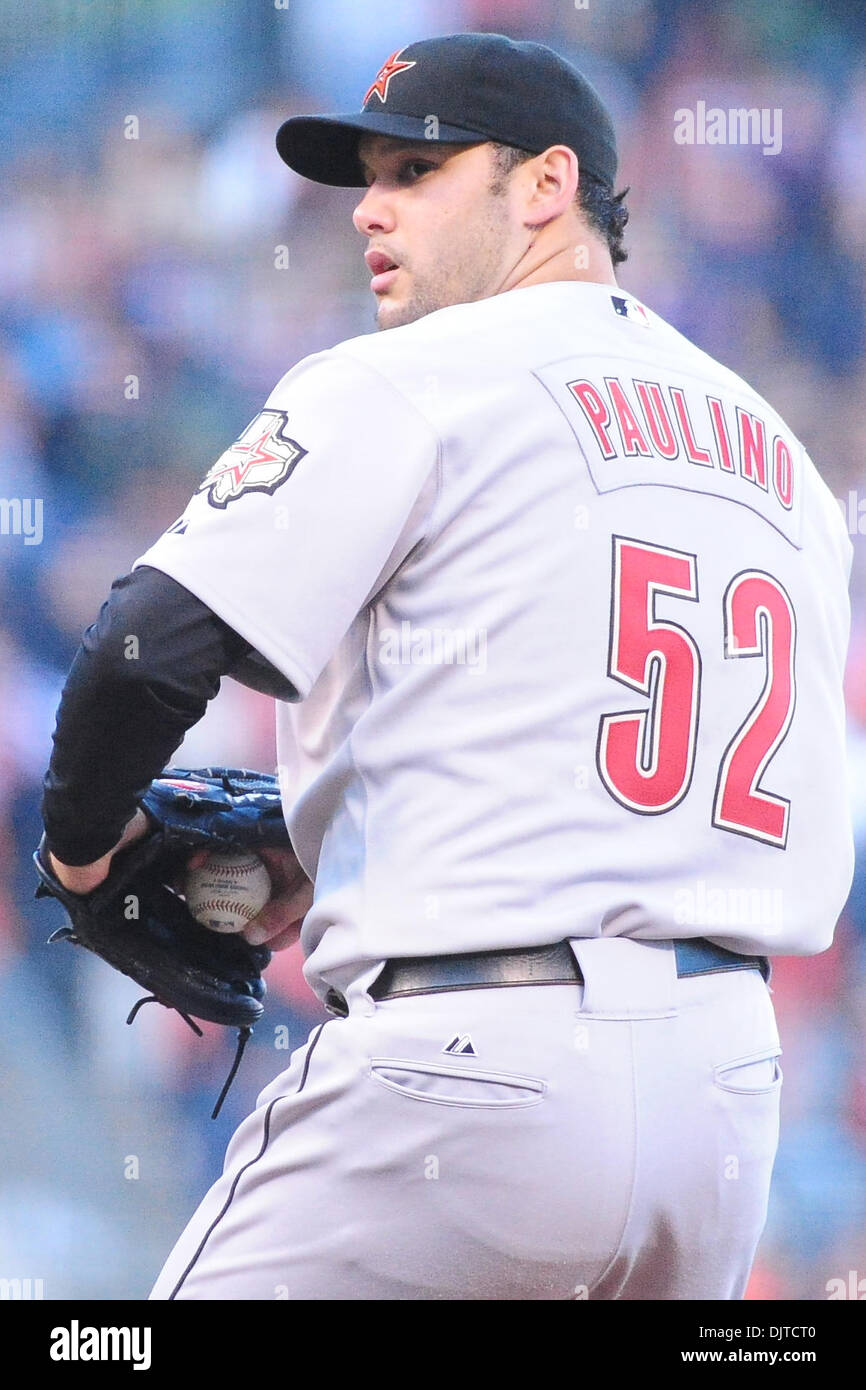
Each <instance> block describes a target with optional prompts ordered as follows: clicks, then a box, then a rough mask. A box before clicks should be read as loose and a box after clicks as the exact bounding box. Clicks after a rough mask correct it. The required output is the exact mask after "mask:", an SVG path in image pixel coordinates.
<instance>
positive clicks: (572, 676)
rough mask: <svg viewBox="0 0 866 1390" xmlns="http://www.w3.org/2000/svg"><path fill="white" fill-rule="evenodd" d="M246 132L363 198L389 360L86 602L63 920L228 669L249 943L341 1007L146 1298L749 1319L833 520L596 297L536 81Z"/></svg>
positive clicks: (369, 366) (811, 764) (586, 190)
mask: <svg viewBox="0 0 866 1390" xmlns="http://www.w3.org/2000/svg"><path fill="white" fill-rule="evenodd" d="M277 144H278V149H279V153H280V154H281V156H282V158H283V159H284V160H285V161H286V163H288V164H289V165H290V166H291V167H293V168H294V169H295V170H297V171H299V172H300V173H301V174H302V175H305V176H306V177H308V178H312V179H317V180H319V181H320V182H322V183H326V184H334V185H344V186H352V187H358V188H359V190H362V191H360V192H359V202H358V204H357V207H356V209H355V213H354V222H355V226H356V228H357V230H358V232H359V233H360V234H361V235H362V237H363V238H364V239H365V243H366V257H365V258H366V262H367V265H368V267H369V270H370V271H371V272H372V280H371V291H372V294H373V296H374V299H375V304H376V318H377V324H378V328H379V329H380V330H387V331H381V332H378V333H371V334H369V335H366V336H361V337H358V338H355V339H352V340H350V341H348V342H344V343H340V344H338V345H337V346H336V347H334V348H332V349H330V350H328V351H325V352H320V353H317V354H315V355H313V356H311V357H308V358H306V359H305V360H303V361H302V362H300V363H299V364H298V365H297V366H295V367H293V368H292V370H290V371H289V372H288V373H287V375H286V376H285V377H284V378H283V379H282V380H281V381H280V382H279V384H278V385H277V386H276V387H275V389H274V391H273V392H272V394H271V396H270V397H269V398H268V400H267V401H266V403H265V405H264V408H263V409H262V410H261V411H260V413H259V414H258V415H256V417H255V419H254V420H253V421H252V422H251V424H250V425H249V426H248V427H247V428H246V429H245V430H244V431H243V433H242V434H241V436H240V438H239V439H238V440H237V442H236V443H235V444H233V445H232V446H231V448H229V449H228V450H227V451H226V452H225V453H224V454H223V456H222V457H221V458H220V459H219V460H218V462H217V463H216V464H215V465H214V467H213V468H212V469H211V470H210V472H209V473H208V474H207V476H206V477H205V478H204V480H203V482H202V484H201V486H200V488H199V489H198V491H197V493H196V494H195V496H194V497H193V499H192V500H191V502H190V504H189V507H188V509H187V511H186V512H185V513H184V515H183V516H182V517H181V518H180V519H179V520H178V521H177V522H176V523H175V524H174V525H173V526H171V527H170V528H169V529H168V531H167V532H166V533H165V534H164V535H163V536H162V537H161V538H160V539H159V540H157V542H156V544H155V545H154V546H153V547H152V549H150V550H149V551H147V553H146V554H145V555H143V556H142V557H141V558H140V559H139V560H138V561H137V562H136V565H135V567H134V569H133V571H132V573H131V574H130V575H128V576H126V577H125V578H124V579H122V580H120V581H118V582H117V583H116V584H115V585H114V587H113V589H112V592H111V595H110V597H109V599H108V601H107V603H106V605H105V606H104V608H103V610H102V613H101V615H100V617H99V620H98V621H97V623H96V624H95V625H94V626H93V627H92V628H91V629H89V630H88V633H87V634H86V635H85V639H84V643H83V646H82V649H81V651H80V653H79V656H78V657H77V659H76V663H75V666H74V667H73V670H72V672H71V674H70V677H69V681H68V684H67V687H66V690H65V693H64V697H63V702H62V705H61V709H60V713H59V720H58V728H57V733H56V735H55V740H56V742H55V751H54V755H53V758H52V764H51V768H50V770H49V773H48V775H47V778H46V791H45V802H44V808H45V819H46V827H47V835H48V842H49V844H50V846H51V849H52V851H53V860H52V862H53V866H54V869H55V871H56V872H57V873H58V875H60V876H61V877H62V878H63V881H64V882H65V883H66V886H67V887H68V888H70V889H71V890H72V891H73V892H82V893H86V892H88V891H89V890H90V889H91V888H92V887H93V886H94V885H95V884H98V883H99V882H101V881H102V879H103V878H104V876H105V873H106V870H107V866H108V865H109V864H110V862H111V858H112V854H113V852H114V849H115V847H116V845H117V843H118V841H122V839H123V837H125V838H126V839H127V840H128V839H130V838H134V837H135V836H136V834H138V833H139V821H138V818H139V817H140V814H141V813H140V811H137V810H136V806H137V796H138V795H140V792H141V788H142V787H147V785H148V783H149V781H150V779H152V778H153V777H155V776H156V775H157V774H158V772H159V770H160V769H161V768H162V767H163V766H164V764H165V763H166V762H167V761H168V759H169V758H170V756H171V753H172V752H173V751H174V749H175V748H176V747H177V744H178V742H179V741H180V739H181V737H182V735H183V733H184V732H185V730H186V729H188V728H189V727H190V726H191V725H192V724H193V723H194V722H195V721H196V720H197V719H198V718H200V716H201V714H202V712H203V710H204V709H205V707H206V704H207V701H208V700H209V699H210V698H212V697H213V696H214V695H215V694H216V692H217V690H218V687H219V681H220V678H221V677H222V676H224V675H226V674H232V675H234V676H235V677H236V678H238V679H241V680H245V681H246V682H248V683H250V684H254V685H256V686H257V687H258V688H260V689H267V690H269V691H270V692H271V693H272V694H273V695H274V696H275V697H276V699H277V723H278V748H279V772H280V781H281V789H282V796H283V804H284V809H285V814H286V819H287V824H288V828H289V831H290V835H291V841H292V846H293V850H294V855H293V854H292V853H291V852H290V851H288V850H283V851H280V852H279V853H280V855H281V856H282V858H281V863H282V864H283V868H284V879H283V888H284V891H281V892H280V893H279V894H278V896H277V897H276V898H275V899H274V900H272V902H271V904H269V907H268V909H266V912H265V914H263V915H262V917H260V918H259V919H257V921H256V922H255V923H254V924H253V925H252V926H250V927H248V928H247V929H246V930H247V933H248V938H249V939H250V940H252V941H256V942H261V941H270V942H272V943H273V944H277V945H284V944H287V942H288V940H290V939H294V937H295V936H296V934H297V931H298V926H299V922H300V921H301V920H302V921H303V926H302V928H301V942H302V946H303V950H304V954H305V958H306V964H305V971H306V977H307V979H308V981H309V983H310V985H311V986H312V988H313V989H314V990H315V991H316V993H317V995H318V996H319V998H320V999H321V1000H322V1001H323V1002H324V1004H325V1005H326V1006H327V1008H328V1010H329V1011H330V1013H331V1014H332V1018H331V1019H330V1020H329V1021H327V1022H326V1023H324V1024H322V1025H320V1026H319V1027H317V1028H316V1029H315V1030H314V1031H313V1033H312V1034H311V1036H310V1038H309V1040H308V1042H307V1044H306V1045H305V1046H304V1047H302V1048H300V1049H299V1050H298V1051H297V1052H296V1053H295V1054H294V1055H293V1056H292V1058H291V1061H290V1064H289V1066H288V1068H287V1070H285V1071H284V1072H282V1073H281V1074H280V1075H279V1076H278V1077H276V1079H275V1080H274V1081H273V1083H272V1084H271V1085H269V1086H268V1087H267V1088H266V1089H265V1090H264V1091H263V1093H262V1094H261V1096H260V1097H259V1101H258V1106H257V1108H256V1110H255V1111H254V1113H253V1114H251V1115H250V1116H249V1117H248V1118H247V1119H246V1120H245V1121H244V1122H243V1123H242V1124H241V1126H240V1127H239V1129H238V1130H237V1132H236V1133H235V1135H234V1136H233V1138H232V1140H231V1142H230V1144H229V1147H228V1151H227V1154H226V1160H225V1169H224V1173H223V1175H222V1176H221V1177H220V1178H219V1180H218V1181H217V1182H216V1183H215V1184H214V1186H213V1187H212V1188H211V1190H210V1191H209V1192H208V1193H207V1194H206V1195H205V1197H204V1199H203V1200H202V1202H201V1205H200V1206H199V1208H198V1210H197V1212H196V1213H195V1215H194V1216H193V1217H192V1219H191V1221H190V1223H189V1225H188V1227H187V1228H186V1230H185V1231H184V1232H183V1234H182V1235H181V1237H180V1239H179V1241H178V1243H177V1245H176V1247H175V1249H174V1250H173V1251H172V1252H171V1254H170V1255H169V1256H168V1259H167V1262H166V1264H165V1267H164V1269H163V1270H162V1273H161V1274H160V1276H159V1278H158V1279H157V1282H156V1286H155V1288H154V1290H153V1294H152V1297H154V1298H157V1299H272V1298H291V1299H384V1300H388V1299H506V1300H508V1299H515V1300H523V1299H580V1298H590V1299H700V1298H710V1299H737V1298H741V1297H742V1296H743V1292H744V1289H745V1287H746V1282H747V1278H748V1274H749V1269H750V1266H751V1263H752V1259H753V1255H754V1251H755V1247H756V1244H757V1241H758V1238H759V1236H760V1233H761V1230H762V1227H763V1224H764V1221H765V1216H766V1210H767V1199H768V1190H769V1185H770V1176H771V1169H772V1165H773V1159H774V1155H775V1151H776V1145H777V1134H778V1116H779V1091H780V1085H781V1072H780V1069H779V1054H780V1045H779V1037H778V1033H777V1029H776V1025H775V1021H774V1016H773V1008H772V1003H771V997H770V992H769V988H768V974H769V966H768V957H769V956H771V955H773V954H810V953H813V952H818V951H821V950H824V949H825V948H826V947H827V946H828V945H829V943H830V941H831V938H832V934H833V930H834V925H835V922H836V919H837V917H838V914H839V912H840V910H841V908H842V905H843V903H844V901H845V897H846V894H847V890H848V886H849V882H850V878H851V873H852V837H851V829H850V825H849V821H848V811H847V799H846V796H845V790H844V788H845V755H844V738H843V735H844V708H843V698H842V671H843V664H844V660H845V652H846V644H847V637H848V621H849V611H848V599H847V581H848V573H849V567H850V563H851V545H850V542H849V540H848V537H847V535H846V533H845V531H844V528H843V526H842V523H841V519H840V516H839V512H838V508H837V507H836V506H835V504H834V502H833V500H832V497H831V495H830V493H829V491H828V489H827V488H826V486H825V485H824V484H823V482H822V481H821V479H820V478H819V476H818V474H817V472H816V470H815V468H814V466H813V464H812V462H811V461H810V459H809V458H808V457H807V455H806V453H805V451H804V449H803V446H802V445H801V444H800V442H799V441H798V440H797V439H796V437H795V436H794V435H793V434H792V432H791V430H790V429H789V428H788V426H787V425H786V424H785V422H784V421H783V420H781V419H780V418H779V416H778V415H777V414H776V412H775V411H774V410H773V408H772V406H771V405H769V404H768V403H767V402H766V401H765V400H763V399H762V398H761V397H760V396H759V395H758V394H757V393H756V392H755V391H754V390H753V389H752V388H751V387H750V386H749V385H748V384H747V383H746V382H744V381H743V380H741V379H740V378H739V377H737V376H736V375H734V374H733V373H732V372H731V371H729V370H727V369H726V368H725V367H723V366H721V365H720V364H719V363H718V362H715V361H714V360H713V359H712V358H710V357H708V356H707V355H706V354H705V353H703V352H701V351H700V350H699V349H698V348H697V347H695V346H694V345H693V344H692V343H690V342H689V341H688V340H687V339H685V338H684V337H683V336H682V335H681V334H679V333H678V332H677V331H676V330H675V329H673V328H672V327H671V326H670V325H668V324H667V323H665V322H664V321H663V320H662V319H660V318H659V317H658V316H657V315H656V314H655V313H653V312H652V310H651V309H650V308H648V307H646V306H645V305H643V304H641V303H640V302H639V301H638V300H636V299H635V298H634V297H633V296H631V295H629V294H627V293H625V292H624V291H623V290H622V289H620V288H618V286H617V283H616V279H615V273H614V272H615V266H616V264H617V263H618V262H620V261H621V260H622V259H624V252H623V250H622V244H621V236H622V229H623V226H624V223H625V208H624V204H623V199H622V195H616V194H614V187H615V178H616V166H617V156H616V148H615V140H614V132H613V128H612V125H611V121H610V118H609V116H608V114H607V112H606V110H605V108H604V106H603V105H602V102H601V100H600V98H599V97H598V95H597V93H596V92H595V90H594V89H593V88H592V87H591V86H590V84H589V83H588V82H587V81H586V80H585V79H584V78H583V77H582V76H581V74H580V73H579V72H577V71H576V70H575V69H574V68H573V67H572V66H571V65H569V64H568V63H566V62H565V61H563V60H562V59H561V58H560V57H558V56H557V55H556V54H555V53H553V52H552V51H551V50H549V49H548V48H546V47H543V46H541V45H538V44H534V43H517V42H512V41H511V40H509V39H507V38H504V37H502V36H499V35H492V34H484V35H482V34H460V35H452V36H446V37H443V38H438V39H431V40H427V41H424V42H420V43H414V44H410V45H409V46H408V47H406V48H403V49H402V50H400V51H399V52H396V53H393V54H391V56H390V57H389V58H388V59H387V61H386V62H385V64H384V65H383V67H382V68H381V70H380V71H379V73H378V74H377V75H376V76H375V78H374V80H373V81H372V83H371V85H370V87H369V89H368V91H367V93H366V95H365V97H364V100H363V110H362V111H361V112H360V113H358V114H354V115H347V116H326V117H296V118H293V119H291V120H289V121H287V122H286V123H285V124H284V125H283V126H282V128H281V129H280V131H279V134H278V137H277ZM130 632H134V633H136V634H138V636H139V639H140V640H139V648H140V657H139V660H138V661H136V662H131V661H128V660H127V661H125V660H124V659H123V643H122V637H123V634H128V633H130ZM94 767H98V768H100V769H110V771H109V772H104V773H103V772H100V773H99V774H98V776H97V777H96V778H94V772H93V769H94ZM299 869H300V870H302V871H303V873H302V874H301V879H302V882H301V883H300V886H298V884H299V880H298V870H299Z"/></svg>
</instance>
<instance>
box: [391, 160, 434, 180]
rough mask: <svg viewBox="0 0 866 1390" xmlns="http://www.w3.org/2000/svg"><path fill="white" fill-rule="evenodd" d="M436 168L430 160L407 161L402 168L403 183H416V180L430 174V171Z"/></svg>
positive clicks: (401, 177)
mask: <svg viewBox="0 0 866 1390" xmlns="http://www.w3.org/2000/svg"><path fill="white" fill-rule="evenodd" d="M435 168H436V165H435V164H433V163H431V161H430V160H429V159H407V160H406V161H405V163H404V164H402V165H401V166H400V179H401V182H403V183H414V182H415V180H416V179H419V178H421V177H422V176H423V175H424V174H426V173H428V172H429V170H431V169H435Z"/></svg>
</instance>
